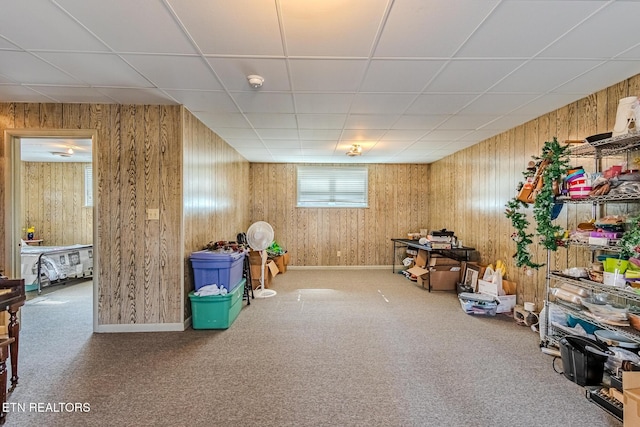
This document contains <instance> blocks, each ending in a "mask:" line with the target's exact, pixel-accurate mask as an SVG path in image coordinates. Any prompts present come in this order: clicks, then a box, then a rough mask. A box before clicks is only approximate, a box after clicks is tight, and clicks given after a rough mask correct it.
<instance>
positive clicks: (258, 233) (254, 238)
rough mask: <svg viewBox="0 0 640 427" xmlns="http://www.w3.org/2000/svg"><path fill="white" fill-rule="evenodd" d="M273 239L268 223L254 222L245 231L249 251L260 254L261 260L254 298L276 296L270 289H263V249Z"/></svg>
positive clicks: (265, 259)
mask: <svg viewBox="0 0 640 427" xmlns="http://www.w3.org/2000/svg"><path fill="white" fill-rule="evenodd" d="M273 237H274V233H273V227H271V225H270V224H269V223H268V222H264V221H257V222H254V223H253V224H251V226H250V227H249V229H248V230H247V243H248V244H249V247H250V248H251V249H253V250H254V251H259V252H260V259H261V260H262V265H261V268H260V286H258V288H257V289H256V290H255V292H254V295H255V296H256V298H267V297H272V296H274V295H275V294H276V291H274V290H272V289H265V287H264V267H265V265H266V264H267V251H266V250H265V249H267V248H268V247H269V246H270V245H271V243H272V242H273Z"/></svg>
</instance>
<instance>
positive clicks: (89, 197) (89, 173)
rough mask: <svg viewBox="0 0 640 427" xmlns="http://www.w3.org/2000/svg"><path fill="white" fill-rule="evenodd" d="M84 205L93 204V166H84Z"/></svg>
mask: <svg viewBox="0 0 640 427" xmlns="http://www.w3.org/2000/svg"><path fill="white" fill-rule="evenodd" d="M84 205H85V206H86V207H90V206H93V166H91V165H87V166H85V167H84Z"/></svg>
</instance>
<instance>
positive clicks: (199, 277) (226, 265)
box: [190, 251, 245, 292]
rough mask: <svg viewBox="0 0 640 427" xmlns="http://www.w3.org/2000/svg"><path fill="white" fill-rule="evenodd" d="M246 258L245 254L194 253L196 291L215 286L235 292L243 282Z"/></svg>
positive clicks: (192, 260)
mask: <svg viewBox="0 0 640 427" xmlns="http://www.w3.org/2000/svg"><path fill="white" fill-rule="evenodd" d="M244 256H245V253H244V252H213V251H198V252H193V253H192V254H191V257H190V259H191V266H192V267H193V278H194V281H195V288H196V290H198V289H200V288H201V287H203V286H207V285H214V284H215V285H218V287H220V286H224V287H225V288H227V290H228V291H229V292H231V291H233V290H234V289H235V288H236V286H238V285H239V284H240V281H241V280H242V268H243V261H244Z"/></svg>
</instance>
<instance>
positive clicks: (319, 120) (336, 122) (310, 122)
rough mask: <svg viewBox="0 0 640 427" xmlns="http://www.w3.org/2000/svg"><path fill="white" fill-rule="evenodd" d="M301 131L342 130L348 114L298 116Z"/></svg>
mask: <svg viewBox="0 0 640 427" xmlns="http://www.w3.org/2000/svg"><path fill="white" fill-rule="evenodd" d="M296 116H297V117H298V126H300V129H342V127H343V126H344V122H345V120H346V118H347V116H346V114H297V115H296Z"/></svg>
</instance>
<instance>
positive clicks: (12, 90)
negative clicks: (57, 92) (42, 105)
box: [0, 84, 55, 102]
mask: <svg viewBox="0 0 640 427" xmlns="http://www.w3.org/2000/svg"><path fill="white" fill-rule="evenodd" d="M9 101H11V102H55V99H53V98H49V97H46V96H45V95H43V94H41V93H38V92H36V91H34V90H31V89H30V88H29V87H28V86H17V85H5V84H2V85H0V102H9Z"/></svg>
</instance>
